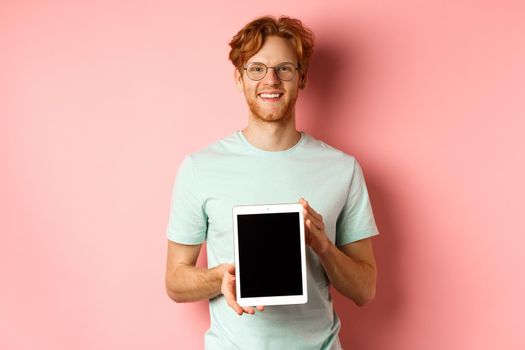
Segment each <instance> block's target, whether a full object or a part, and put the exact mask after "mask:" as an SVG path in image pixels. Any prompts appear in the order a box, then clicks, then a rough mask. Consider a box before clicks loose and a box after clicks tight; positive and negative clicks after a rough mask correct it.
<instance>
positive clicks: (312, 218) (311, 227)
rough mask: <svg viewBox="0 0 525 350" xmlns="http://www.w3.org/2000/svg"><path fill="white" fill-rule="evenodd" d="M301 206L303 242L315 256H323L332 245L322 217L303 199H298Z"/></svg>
mask: <svg viewBox="0 0 525 350" xmlns="http://www.w3.org/2000/svg"><path fill="white" fill-rule="evenodd" d="M299 203H300V204H302V205H303V216H304V228H305V230H304V231H305V232H304V233H305V240H306V244H307V245H309V246H310V247H311V248H312V249H313V250H314V252H315V253H316V254H317V255H322V254H324V253H325V252H326V251H327V250H328V248H330V245H331V244H332V243H331V242H330V240H329V239H328V236H327V235H326V232H325V227H324V222H323V217H322V216H321V214H319V213H317V212H316V211H315V210H314V208H312V207H311V206H310V203H308V201H306V200H305V199H304V198H301V199H299Z"/></svg>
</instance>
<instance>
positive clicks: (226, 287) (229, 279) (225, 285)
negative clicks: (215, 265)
mask: <svg viewBox="0 0 525 350" xmlns="http://www.w3.org/2000/svg"><path fill="white" fill-rule="evenodd" d="M221 268H222V270H223V275H222V285H221V293H222V295H224V297H225V298H226V302H227V303H228V305H230V307H231V308H232V309H233V311H235V312H236V313H237V314H238V315H242V314H243V313H247V314H250V315H253V314H255V309H254V308H253V307H250V306H244V307H243V306H240V305H239V304H238V303H237V297H236V291H235V266H234V265H232V264H221ZM256 308H257V310H259V311H264V306H257V307H256Z"/></svg>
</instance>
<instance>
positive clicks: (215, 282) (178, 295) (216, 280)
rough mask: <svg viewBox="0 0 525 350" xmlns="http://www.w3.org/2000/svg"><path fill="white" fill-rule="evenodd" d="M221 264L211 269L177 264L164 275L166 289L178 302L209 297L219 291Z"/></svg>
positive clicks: (221, 273) (217, 293)
mask: <svg viewBox="0 0 525 350" xmlns="http://www.w3.org/2000/svg"><path fill="white" fill-rule="evenodd" d="M222 276H223V268H222V265H219V266H216V267H214V268H211V269H207V268H202V267H196V266H189V265H179V266H177V268H175V269H174V270H173V271H172V273H171V274H168V275H166V291H167V293H168V295H169V297H170V298H171V299H173V300H174V301H176V302H178V303H183V302H189V301H197V300H203V299H211V298H213V297H215V296H217V295H219V294H220V292H221V283H222Z"/></svg>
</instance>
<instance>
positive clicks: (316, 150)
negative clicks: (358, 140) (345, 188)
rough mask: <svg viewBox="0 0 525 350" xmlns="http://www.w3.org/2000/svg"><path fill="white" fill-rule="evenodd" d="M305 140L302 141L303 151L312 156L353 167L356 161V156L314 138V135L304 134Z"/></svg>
mask: <svg viewBox="0 0 525 350" xmlns="http://www.w3.org/2000/svg"><path fill="white" fill-rule="evenodd" d="M305 136H306V142H305V143H304V150H305V153H307V154H310V155H311V156H312V157H315V158H318V159H323V160H325V161H327V162H330V163H334V165H336V164H340V165H342V166H344V167H349V166H350V167H351V168H353V166H354V164H355V163H356V162H357V160H356V158H355V157H354V156H353V155H351V154H349V153H347V152H345V151H343V150H340V149H338V148H336V147H334V146H332V145H330V144H328V143H327V142H325V141H322V140H319V139H316V138H315V137H313V136H311V135H309V134H306V133H305Z"/></svg>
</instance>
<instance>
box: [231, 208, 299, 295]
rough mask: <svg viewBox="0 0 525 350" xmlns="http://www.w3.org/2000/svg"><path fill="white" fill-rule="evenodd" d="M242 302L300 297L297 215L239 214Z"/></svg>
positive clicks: (293, 213) (294, 213)
mask: <svg viewBox="0 0 525 350" xmlns="http://www.w3.org/2000/svg"><path fill="white" fill-rule="evenodd" d="M237 225H238V242H239V268H240V270H239V272H240V292H241V297H242V298H252V297H271V296H291V295H300V294H302V293H303V281H302V274H301V235H300V227H299V213H297V212H292V213H269V214H266V213H265V214H239V215H238V216H237Z"/></svg>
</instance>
